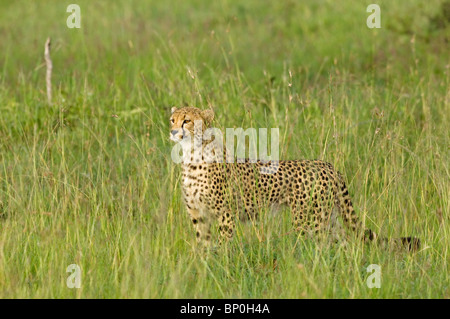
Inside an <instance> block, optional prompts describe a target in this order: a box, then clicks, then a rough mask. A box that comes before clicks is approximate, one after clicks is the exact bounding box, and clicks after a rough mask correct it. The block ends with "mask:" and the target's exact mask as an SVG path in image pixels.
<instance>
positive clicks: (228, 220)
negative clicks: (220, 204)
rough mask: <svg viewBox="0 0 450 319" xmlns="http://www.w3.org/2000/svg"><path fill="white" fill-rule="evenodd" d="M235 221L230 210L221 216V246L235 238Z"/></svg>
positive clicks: (226, 210)
mask: <svg viewBox="0 0 450 319" xmlns="http://www.w3.org/2000/svg"><path fill="white" fill-rule="evenodd" d="M233 231H234V219H233V216H232V214H231V212H230V210H228V209H225V210H224V211H223V212H222V213H221V214H220V215H219V233H220V234H219V235H220V236H219V245H222V243H223V242H224V241H228V240H230V239H231V238H232V237H233Z"/></svg>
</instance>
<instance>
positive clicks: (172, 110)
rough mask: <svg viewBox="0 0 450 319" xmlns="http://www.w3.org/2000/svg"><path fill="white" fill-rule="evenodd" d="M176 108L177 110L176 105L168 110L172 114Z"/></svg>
mask: <svg viewBox="0 0 450 319" xmlns="http://www.w3.org/2000/svg"><path fill="white" fill-rule="evenodd" d="M176 110H177V107H176V106H174V107H173V108H172V109H171V110H170V112H172V114H173V113H174V112H175V111H176Z"/></svg>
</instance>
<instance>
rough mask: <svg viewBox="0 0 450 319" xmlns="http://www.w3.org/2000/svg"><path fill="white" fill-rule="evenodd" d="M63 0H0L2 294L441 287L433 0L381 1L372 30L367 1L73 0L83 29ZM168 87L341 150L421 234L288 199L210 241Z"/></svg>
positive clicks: (385, 216) (224, 112)
mask: <svg viewBox="0 0 450 319" xmlns="http://www.w3.org/2000/svg"><path fill="white" fill-rule="evenodd" d="M70 3H72V1H39V4H38V3H37V2H35V1H2V2H1V3H0V35H1V38H2V41H0V298H38V297H41V298H448V297H449V296H450V290H449V289H450V288H449V282H450V280H449V273H450V271H449V266H448V261H449V246H450V234H449V231H450V229H449V198H450V196H449V195H450V184H449V177H450V176H449V175H450V174H449V160H448V159H449V155H450V154H449V146H450V134H449V127H448V126H449V124H450V118H449V117H450V67H449V66H450V60H449V58H448V40H449V32H450V27H449V22H448V17H446V16H445V12H446V11H445V10H443V6H442V7H441V5H440V4H441V3H442V1H437V0H436V1H434V0H433V1H427V2H426V4H427V5H424V3H423V2H422V1H408V2H407V3H406V2H404V1H378V2H377V3H378V4H379V5H380V7H381V21H382V28H381V29H368V28H367V26H366V19H367V16H368V15H369V14H368V13H366V6H367V4H366V3H363V2H361V3H355V2H354V1H339V2H336V1H312V0H311V1H303V2H296V1H286V2H280V3H278V2H275V1H273V2H270V1H257V0H251V1H245V2H244V3H239V2H238V1H225V0H223V1H218V2H212V1H198V0H192V1H182V2H181V1H180V2H177V4H176V5H169V4H168V3H165V2H163V1H149V2H144V1H128V0H127V1H114V2H106V1H103V2H95V3H94V2H92V1H77V3H78V4H79V5H80V7H81V15H82V28H81V29H68V28H67V27H66V19H67V17H68V15H69V14H68V13H66V8H67V6H68V5H69V4H70ZM446 19H447V20H446ZM48 36H51V37H52V40H53V46H52V58H53V65H54V72H53V86H54V96H53V99H54V104H53V105H52V106H49V105H48V104H47V101H46V91H45V64H44V59H43V52H44V43H45V40H46V38H47V37H48ZM173 105H195V106H198V107H201V108H207V107H210V106H211V107H212V108H213V109H214V111H215V113H216V120H215V125H216V126H217V127H221V128H226V127H243V128H247V127H255V128H258V127H267V128H270V127H278V128H279V129H280V137H281V140H282V143H281V148H280V154H281V156H282V158H283V159H302V158H307V159H312V158H319V159H323V160H326V161H329V162H331V163H333V165H335V167H336V168H337V169H338V170H340V171H341V172H342V173H343V174H344V176H345V177H346V181H347V183H348V186H349V189H350V193H351V195H352V198H353V202H354V205H355V207H356V209H357V212H358V214H359V216H360V217H361V218H362V219H363V220H364V221H365V223H366V225H367V226H369V227H371V228H372V229H374V230H375V231H376V232H378V233H380V234H382V235H383V236H389V237H399V236H406V235H414V236H418V237H420V238H421V240H422V242H423V247H422V249H421V250H420V251H418V252H417V253H407V252H403V251H396V250H389V249H384V248H379V247H376V246H374V245H369V244H363V243H360V242H358V241H356V240H353V239H351V238H349V239H343V240H342V241H341V242H340V243H338V244H335V243H332V242H331V241H327V240H314V239H307V238H298V237H297V234H295V233H292V232H289V230H290V227H289V226H290V218H289V216H288V212H284V213H283V214H281V215H278V216H276V217H272V218H268V219H265V220H264V221H262V222H261V223H259V224H258V225H256V226H257V227H255V228H253V227H251V225H240V227H239V229H238V231H237V234H236V236H235V237H234V239H233V240H232V241H231V242H230V243H229V244H228V245H227V247H226V249H219V250H217V251H215V252H213V253H210V254H204V253H201V252H199V251H198V249H197V248H196V245H195V234H194V232H193V228H192V226H191V223H190V220H189V218H188V216H187V213H186V211H185V208H184V207H183V204H182V201H181V198H180V196H181V194H180V185H179V184H180V177H179V168H178V167H177V166H176V165H175V164H174V163H172V161H171V157H170V151H171V148H172V146H173V145H172V143H171V142H170V141H169V139H168V136H169V133H168V129H169V127H168V125H169V121H168V117H169V114H170V107H171V106H173ZM263 232H264V233H265V235H264V241H262V242H260V241H259V240H258V238H259V237H260V236H261V234H262V233H263ZM70 264H78V265H79V266H80V267H81V269H82V286H81V288H80V289H69V288H67V286H66V279H67V277H68V275H69V274H68V273H66V268H67V266H68V265H70ZM370 264H378V265H380V266H381V270H382V281H381V288H380V289H369V288H368V287H367V285H366V279H367V277H368V276H369V273H367V272H366V268H367V267H368V266H369V265H370Z"/></svg>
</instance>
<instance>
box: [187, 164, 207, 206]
mask: <svg viewBox="0 0 450 319" xmlns="http://www.w3.org/2000/svg"><path fill="white" fill-rule="evenodd" d="M208 189H209V186H208V178H207V170H206V169H205V168H202V167H201V166H200V167H199V166H198V165H197V166H194V165H190V166H188V167H186V168H185V169H183V175H182V190H183V197H184V201H185V203H186V205H187V206H188V208H190V209H200V208H203V207H204V206H205V204H206V203H205V194H207V193H208Z"/></svg>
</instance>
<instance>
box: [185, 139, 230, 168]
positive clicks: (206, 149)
mask: <svg viewBox="0 0 450 319" xmlns="http://www.w3.org/2000/svg"><path fill="white" fill-rule="evenodd" d="M180 144H181V147H182V151H183V159H182V164H183V165H190V164H194V165H195V164H211V163H223V161H224V154H226V149H225V148H224V146H223V145H222V143H221V142H220V141H219V140H218V139H215V138H214V136H213V137H212V138H211V139H210V140H204V139H202V138H201V137H194V138H191V139H189V138H186V139H184V140H183V141H181V142H180Z"/></svg>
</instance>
